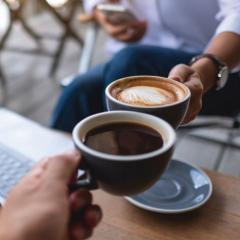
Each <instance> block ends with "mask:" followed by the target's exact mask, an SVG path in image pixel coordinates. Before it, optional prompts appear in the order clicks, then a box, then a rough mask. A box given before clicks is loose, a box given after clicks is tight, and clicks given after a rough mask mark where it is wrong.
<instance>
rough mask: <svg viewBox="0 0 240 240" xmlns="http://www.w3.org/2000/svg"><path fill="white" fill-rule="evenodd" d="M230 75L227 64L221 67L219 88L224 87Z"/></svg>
mask: <svg viewBox="0 0 240 240" xmlns="http://www.w3.org/2000/svg"><path fill="white" fill-rule="evenodd" d="M228 76H229V69H228V67H227V66H224V67H222V68H221V70H220V72H219V73H218V77H219V80H218V89H221V88H223V87H224V86H225V85H226V83H227V80H228Z"/></svg>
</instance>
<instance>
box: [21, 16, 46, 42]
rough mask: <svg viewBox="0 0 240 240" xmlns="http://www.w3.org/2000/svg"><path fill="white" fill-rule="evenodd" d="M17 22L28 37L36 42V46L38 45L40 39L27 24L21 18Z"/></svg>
mask: <svg viewBox="0 0 240 240" xmlns="http://www.w3.org/2000/svg"><path fill="white" fill-rule="evenodd" d="M19 21H20V23H21V24H22V26H23V28H24V29H25V31H26V32H27V33H28V34H29V36H31V37H32V38H33V39H34V40H35V41H36V42H37V44H39V40H40V39H41V37H40V36H39V35H38V34H37V33H36V32H35V31H34V30H33V29H32V28H31V27H30V26H29V25H28V24H27V22H26V21H25V19H24V18H23V17H20V18H19Z"/></svg>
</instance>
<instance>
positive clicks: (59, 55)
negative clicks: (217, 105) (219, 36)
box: [0, 0, 240, 176]
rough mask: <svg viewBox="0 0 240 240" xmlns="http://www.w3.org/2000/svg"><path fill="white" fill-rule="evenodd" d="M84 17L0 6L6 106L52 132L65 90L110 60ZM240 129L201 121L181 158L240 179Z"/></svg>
mask: <svg viewBox="0 0 240 240" xmlns="http://www.w3.org/2000/svg"><path fill="white" fill-rule="evenodd" d="M82 14H83V8H82V1H81V0H0V105H1V106H4V107H5V108H8V109H10V110H12V111H15V112H17V113H20V114H21V115H24V116H26V117H27V118H30V119H32V120H34V121H36V122H38V123H40V124H42V125H45V126H48V124H49V120H50V116H51V112H52V110H53V107H54V104H55V103H56V100H57V98H58V96H59V94H60V93H61V90H62V88H63V85H66V84H67V82H68V81H69V80H71V79H72V76H74V75H76V74H78V73H79V72H80V73H83V72H85V71H86V69H87V68H89V67H90V65H95V64H97V63H99V62H103V61H105V60H106V59H108V56H107V55H106V53H105V51H104V48H103V47H102V46H103V44H104V42H105V34H104V32H102V31H101V30H99V29H98V27H97V25H96V24H95V23H92V22H90V23H89V22H88V20H86V19H84V18H80V17H79V16H80V15H81V16H82ZM79 18H80V19H81V21H80V19H79ZM86 22H88V23H86ZM92 55H93V56H92ZM239 125H240V119H237V118H236V119H231V118H219V117H211V118H209V117H208V118H206V117H205V118H203V117H201V118H198V119H197V120H195V121H194V122H193V123H192V124H191V125H190V126H188V127H185V128H181V129H179V130H178V136H179V138H178V144H177V148H176V151H175V157H176V158H178V159H180V160H183V161H187V162H191V163H193V164H196V165H199V166H202V167H204V168H208V169H212V170H216V171H220V172H223V173H225V174H229V175H234V176H240V134H239Z"/></svg>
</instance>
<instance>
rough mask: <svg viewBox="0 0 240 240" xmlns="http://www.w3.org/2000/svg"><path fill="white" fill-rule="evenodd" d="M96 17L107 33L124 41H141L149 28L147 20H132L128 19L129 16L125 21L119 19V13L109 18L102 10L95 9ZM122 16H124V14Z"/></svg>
mask: <svg viewBox="0 0 240 240" xmlns="http://www.w3.org/2000/svg"><path fill="white" fill-rule="evenodd" d="M119 14H121V13H119ZM94 17H95V19H96V20H97V22H98V23H99V24H100V25H101V26H102V28H103V29H104V30H105V31H106V33H107V34H109V35H110V36H111V37H113V38H115V39H116V40H118V41H122V42H136V41H139V40H140V39H141V38H142V37H143V36H144V34H145V32H146V30H147V23H146V22H145V21H138V20H137V19H136V20H130V19H127V16H126V19H125V20H124V21H117V18H118V13H116V14H115V16H114V15H113V16H112V17H111V18H110V17H109V18H108V17H107V16H106V15H105V14H104V13H102V12H101V11H100V10H98V9H95V10H94ZM121 18H124V15H122V16H121ZM114 19H115V20H114ZM113 20H114V21H113Z"/></svg>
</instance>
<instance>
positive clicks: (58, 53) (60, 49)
mask: <svg viewBox="0 0 240 240" xmlns="http://www.w3.org/2000/svg"><path fill="white" fill-rule="evenodd" d="M66 39H67V35H66V34H64V35H63V37H61V39H60V43H59V46H58V49H57V51H56V53H55V54H54V59H53V63H52V66H51V69H50V73H49V75H50V76H51V77H53V76H54V75H55V73H56V71H57V69H58V66H59V64H60V60H61V56H62V54H63V50H64V45H65V41H66Z"/></svg>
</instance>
